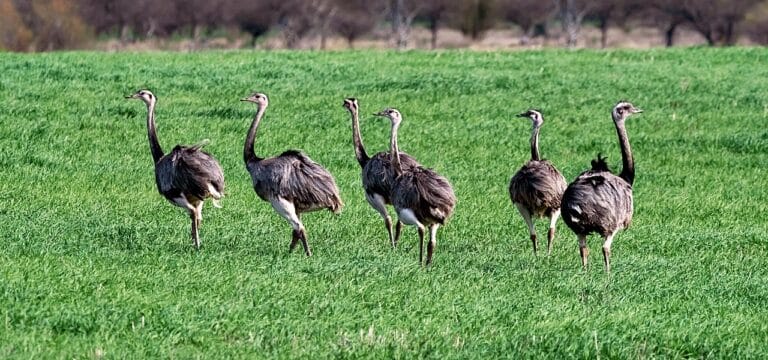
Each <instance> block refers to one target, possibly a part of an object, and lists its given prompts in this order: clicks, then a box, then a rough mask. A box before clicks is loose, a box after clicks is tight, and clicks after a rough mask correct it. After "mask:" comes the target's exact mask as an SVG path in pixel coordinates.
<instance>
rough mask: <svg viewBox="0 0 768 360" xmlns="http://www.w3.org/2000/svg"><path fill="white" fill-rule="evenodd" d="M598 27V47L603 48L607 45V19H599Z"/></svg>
mask: <svg viewBox="0 0 768 360" xmlns="http://www.w3.org/2000/svg"><path fill="white" fill-rule="evenodd" d="M598 27H599V28H600V47H601V48H603V49H605V48H606V47H607V46H608V19H600V22H599V24H598Z"/></svg>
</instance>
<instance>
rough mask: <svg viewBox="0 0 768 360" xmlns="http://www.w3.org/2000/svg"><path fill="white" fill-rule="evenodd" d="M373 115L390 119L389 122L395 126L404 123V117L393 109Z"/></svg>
mask: <svg viewBox="0 0 768 360" xmlns="http://www.w3.org/2000/svg"><path fill="white" fill-rule="evenodd" d="M373 115H375V116H384V117H388V118H389V120H391V121H392V124H393V125H399V124H400V122H401V121H403V116H402V115H400V112H399V111H397V109H393V108H386V109H384V110H381V111H379V112H377V113H374V114H373Z"/></svg>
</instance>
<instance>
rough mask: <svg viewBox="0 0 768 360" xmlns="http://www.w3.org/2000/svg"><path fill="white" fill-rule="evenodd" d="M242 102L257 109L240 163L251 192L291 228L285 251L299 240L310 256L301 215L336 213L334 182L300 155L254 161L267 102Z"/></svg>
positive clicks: (256, 97) (257, 97) (255, 97)
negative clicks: (291, 231) (311, 212)
mask: <svg viewBox="0 0 768 360" xmlns="http://www.w3.org/2000/svg"><path fill="white" fill-rule="evenodd" d="M242 101H248V102H252V103H255V104H256V105H257V106H258V111H257V112H256V116H255V117H254V119H253V122H252V123H251V127H250V129H249V130H248V135H247V136H246V139H245V147H244V150H243V160H244V161H245V167H246V169H247V170H248V173H250V174H251V180H252V181H253V189H254V190H255V191H256V194H257V195H258V196H259V198H261V199H262V200H264V201H268V202H269V203H270V204H272V207H273V208H274V209H275V210H276V211H277V212H278V213H279V214H280V215H281V216H282V217H283V218H285V219H286V220H287V221H288V222H289V223H290V224H291V226H292V227H293V233H292V236H293V238H292V240H291V245H290V248H289V249H290V250H291V251H293V249H294V248H295V247H296V245H297V243H298V241H299V240H301V243H302V246H303V247H304V252H305V253H306V255H307V256H311V255H312V250H311V249H310V247H309V243H308V242H307V235H306V230H305V229H304V224H303V223H302V222H301V214H302V213H305V212H310V211H315V210H321V209H328V210H330V211H332V212H333V213H339V212H340V211H341V209H342V207H343V203H342V201H341V197H340V196H339V189H338V187H337V186H336V181H335V180H334V178H333V176H332V175H331V174H330V173H329V172H328V170H326V169H325V168H323V167H322V166H320V165H319V164H318V163H316V162H314V161H312V159H310V158H309V157H308V156H307V155H305V154H304V153H302V152H300V151H296V150H288V151H285V152H283V153H282V154H280V155H279V156H276V157H273V158H269V159H263V158H260V157H257V156H256V155H255V151H254V142H255V138H256V130H257V129H258V126H259V123H260V122H261V119H262V117H263V116H264V112H265V111H266V109H267V106H268V105H269V100H268V98H267V96H266V95H264V94H261V93H254V94H252V95H251V96H249V97H247V98H244V99H242Z"/></svg>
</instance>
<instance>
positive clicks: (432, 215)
mask: <svg viewBox="0 0 768 360" xmlns="http://www.w3.org/2000/svg"><path fill="white" fill-rule="evenodd" d="M374 115H377V116H383V117H387V118H389V120H390V121H391V123H392V133H391V137H390V149H389V154H390V161H391V163H392V169H393V170H394V173H395V175H396V177H395V182H394V183H393V185H392V205H393V206H394V207H395V211H396V212H397V217H398V220H399V221H402V222H403V223H404V224H406V225H413V226H416V228H417V229H418V232H419V264H421V263H422V262H423V261H424V231H425V230H426V229H427V228H429V243H428V244H427V260H426V263H425V265H426V266H429V265H430V264H431V263H432V254H433V253H434V250H435V246H436V244H437V229H438V228H439V227H440V225H443V224H445V222H446V220H448V218H449V217H450V216H451V215H452V214H453V209H454V208H455V206H456V195H455V194H454V193H453V188H452V187H451V184H450V183H449V182H448V179H446V178H445V177H443V176H441V175H440V174H438V173H437V172H435V171H434V170H432V169H428V168H425V167H423V166H416V167H413V168H410V169H405V168H403V166H402V165H401V162H400V156H399V154H400V152H399V149H398V146H397V130H398V128H399V127H400V123H401V122H402V115H401V114H400V112H399V111H398V110H397V109H392V108H388V109H385V110H383V111H381V112H378V113H376V114H374Z"/></svg>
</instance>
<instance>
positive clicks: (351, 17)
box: [330, 0, 376, 48]
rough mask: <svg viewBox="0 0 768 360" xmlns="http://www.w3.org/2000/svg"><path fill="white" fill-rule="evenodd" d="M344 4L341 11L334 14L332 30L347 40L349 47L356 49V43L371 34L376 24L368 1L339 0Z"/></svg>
mask: <svg viewBox="0 0 768 360" xmlns="http://www.w3.org/2000/svg"><path fill="white" fill-rule="evenodd" d="M337 1H338V2H340V3H341V2H343V3H344V4H343V6H342V7H341V9H340V10H338V11H336V12H335V13H334V14H333V18H332V22H331V24H330V26H331V29H332V30H333V31H334V32H335V33H337V34H339V35H341V36H342V37H343V38H344V39H345V40H347V45H349V47H350V48H354V42H355V40H357V39H358V38H359V37H360V36H362V35H365V34H366V33H368V32H370V31H371V30H372V29H373V27H374V25H376V22H375V21H374V16H373V14H372V11H373V10H374V9H372V8H371V7H370V6H369V4H368V1H367V0H337Z"/></svg>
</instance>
